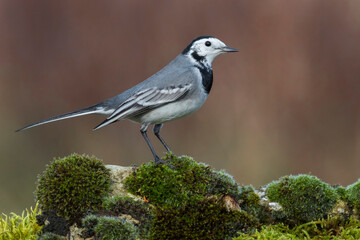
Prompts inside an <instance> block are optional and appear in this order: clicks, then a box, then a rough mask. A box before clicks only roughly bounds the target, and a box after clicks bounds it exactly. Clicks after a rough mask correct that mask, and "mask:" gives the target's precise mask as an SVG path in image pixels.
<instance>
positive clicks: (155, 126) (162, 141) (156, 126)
mask: <svg viewBox="0 0 360 240" xmlns="http://www.w3.org/2000/svg"><path fill="white" fill-rule="evenodd" d="M162 127H163V124H162V123H161V124H155V125H154V128H153V131H154V134H155V136H156V137H157V138H158V139H159V140H160V142H161V143H162V144H163V145H164V147H165V148H166V151H168V152H169V153H171V150H170V148H169V146H168V145H167V144H166V142H165V140H164V139H163V138H162V137H161V136H160V129H161V128H162Z"/></svg>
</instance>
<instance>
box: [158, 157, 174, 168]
mask: <svg viewBox="0 0 360 240" xmlns="http://www.w3.org/2000/svg"><path fill="white" fill-rule="evenodd" d="M155 164H156V165H160V164H165V165H166V166H168V167H170V168H173V169H175V167H174V166H173V165H171V164H170V163H168V161H165V160H163V159H161V158H159V157H158V156H156V157H155Z"/></svg>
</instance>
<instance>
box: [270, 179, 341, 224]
mask: <svg viewBox="0 0 360 240" xmlns="http://www.w3.org/2000/svg"><path fill="white" fill-rule="evenodd" d="M266 192H267V196H268V198H269V199H270V201H272V202H278V203H280V205H281V206H282V207H283V211H280V212H275V213H274V214H275V215H274V218H275V219H278V220H281V221H284V222H288V223H289V224H301V223H306V222H310V221H314V220H317V219H321V218H324V217H326V216H327V214H328V213H329V212H330V211H331V209H332V208H333V206H334V205H335V204H336V202H337V200H338V199H339V196H338V194H337V193H336V191H335V190H334V189H333V188H331V187H330V186H329V185H328V184H326V183H324V182H322V181H320V180H319V179H318V178H317V177H314V176H310V175H298V176H285V177H282V178H281V179H280V180H279V181H275V182H272V183H270V184H269V185H268V187H267V190H266Z"/></svg>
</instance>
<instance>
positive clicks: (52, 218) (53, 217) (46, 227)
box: [36, 211, 70, 236]
mask: <svg viewBox="0 0 360 240" xmlns="http://www.w3.org/2000/svg"><path fill="white" fill-rule="evenodd" d="M36 220H37V223H38V224H39V225H40V226H43V228H42V229H41V230H42V232H43V233H47V232H51V233H54V234H57V235H61V236H66V235H67V234H68V233H69V231H70V226H69V224H68V222H67V221H66V219H65V218H64V217H61V216H58V215H57V214H56V212H54V211H43V212H42V213H41V214H40V215H37V216H36Z"/></svg>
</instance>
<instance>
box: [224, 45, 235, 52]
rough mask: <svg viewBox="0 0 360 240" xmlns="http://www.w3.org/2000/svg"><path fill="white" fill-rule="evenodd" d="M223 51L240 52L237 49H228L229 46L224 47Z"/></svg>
mask: <svg viewBox="0 0 360 240" xmlns="http://www.w3.org/2000/svg"><path fill="white" fill-rule="evenodd" d="M221 51H223V52H238V50H237V49H235V48H231V47H228V46H225V47H222V48H221Z"/></svg>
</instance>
